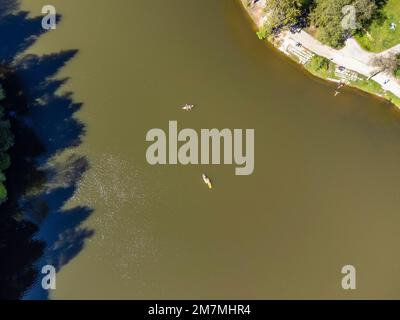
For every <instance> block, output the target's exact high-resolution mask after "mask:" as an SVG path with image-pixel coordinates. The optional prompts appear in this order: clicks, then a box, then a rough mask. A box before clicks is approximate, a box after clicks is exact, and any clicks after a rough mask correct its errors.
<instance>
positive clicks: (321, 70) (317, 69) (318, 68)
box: [304, 56, 400, 108]
mask: <svg viewBox="0 0 400 320" xmlns="http://www.w3.org/2000/svg"><path fill="white" fill-rule="evenodd" d="M304 67H305V69H306V70H307V71H308V72H310V73H311V74H313V75H314V76H316V77H319V78H321V79H324V80H330V81H340V80H341V79H340V78H339V77H337V75H336V74H335V69H336V65H335V64H334V63H332V62H331V61H329V60H328V59H325V58H323V57H320V56H314V57H313V58H312V59H311V60H310V61H309V62H308V63H307V64H306V65H304ZM347 86H349V87H353V88H357V89H360V90H362V91H365V92H367V93H370V94H373V95H377V96H379V97H382V98H385V99H387V100H389V101H390V102H392V103H393V104H394V105H395V106H396V107H398V108H400V98H398V97H396V96H395V95H394V94H393V93H391V92H389V91H385V90H383V89H382V87H381V85H380V84H379V83H377V82H375V81H373V80H368V78H367V77H365V76H363V75H360V74H358V80H356V81H349V82H347Z"/></svg>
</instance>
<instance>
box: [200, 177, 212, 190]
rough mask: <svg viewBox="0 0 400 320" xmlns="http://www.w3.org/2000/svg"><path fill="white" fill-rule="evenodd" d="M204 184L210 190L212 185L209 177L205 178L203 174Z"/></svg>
mask: <svg viewBox="0 0 400 320" xmlns="http://www.w3.org/2000/svg"><path fill="white" fill-rule="evenodd" d="M202 177H203V180H204V183H205V184H206V185H207V186H208V188H209V189H212V183H211V180H210V178H209V177H207V176H206V175H205V174H204V173H203V174H202Z"/></svg>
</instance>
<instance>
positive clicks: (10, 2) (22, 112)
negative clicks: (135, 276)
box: [0, 0, 94, 299]
mask: <svg viewBox="0 0 400 320" xmlns="http://www.w3.org/2000/svg"><path fill="white" fill-rule="evenodd" d="M42 33H43V30H42V29H41V17H39V18H31V17H29V16H28V13H27V12H21V11H19V7H18V2H17V1H14V0H0V37H1V39H2V46H0V61H2V70H1V71H2V72H1V74H2V78H1V79H0V82H1V84H2V86H3V87H4V89H5V91H6V93H7V97H6V100H5V101H3V102H2V105H3V107H4V108H5V110H6V113H7V115H8V116H9V118H10V122H11V126H12V131H13V133H14V136H15V145H14V147H13V148H12V150H11V151H10V155H11V158H12V164H11V167H10V168H9V169H8V170H7V171H6V176H7V182H6V187H7V190H8V200H7V202H6V203H4V204H3V205H2V206H0V261H1V262H0V299H20V298H25V299H47V298H48V297H49V292H48V291H45V290H43V289H42V287H41V277H42V276H43V275H42V274H41V273H40V270H41V268H42V266H44V265H47V264H50V265H53V266H54V267H55V268H56V270H57V271H58V270H60V269H61V268H62V267H63V266H64V265H65V264H67V263H68V262H69V261H70V260H71V259H73V258H74V257H75V256H76V255H77V254H78V253H79V252H80V251H81V250H82V249H83V247H84V245H85V241H86V240H87V239H88V238H89V237H91V236H92V235H93V233H94V232H93V230H89V229H87V228H85V227H83V226H82V223H83V222H84V221H85V220H86V219H87V218H88V217H89V215H90V214H91V213H92V209H90V208H88V207H83V206H77V207H72V208H69V207H68V206H67V203H68V201H69V200H70V199H71V198H72V197H73V195H74V193H75V191H76V188H77V184H78V183H79V180H80V178H81V177H82V175H83V174H84V173H85V172H86V171H87V170H88V168H89V164H88V161H87V159H85V158H84V157H83V156H80V155H77V154H74V153H73V152H68V154H70V153H71V155H69V156H63V157H57V161H55V160H54V159H55V158H56V156H59V155H60V154H62V153H63V151H66V150H70V149H73V148H74V147H76V146H78V145H79V144H80V143H81V141H82V137H83V136H84V134H85V127H84V125H83V124H82V123H80V122H79V121H78V120H77V119H76V118H75V117H74V114H75V112H76V111H78V110H79V109H80V108H81V106H82V104H81V103H76V102H74V101H73V97H72V93H64V94H58V93H57V90H58V89H60V87H61V86H62V85H63V84H65V83H66V82H67V81H68V79H61V80H60V79H56V78H55V77H56V76H57V73H58V71H59V70H60V69H61V68H62V67H64V66H65V65H66V64H67V63H68V62H69V61H70V60H71V59H72V58H73V57H74V56H75V55H76V54H77V50H69V51H62V52H59V53H53V54H50V55H45V56H36V55H23V52H24V51H25V50H26V49H27V48H28V47H29V46H31V45H32V44H33V43H34V42H35V40H36V39H37V38H38V37H39V36H40V35H41V34H42ZM59 159H63V160H59Z"/></svg>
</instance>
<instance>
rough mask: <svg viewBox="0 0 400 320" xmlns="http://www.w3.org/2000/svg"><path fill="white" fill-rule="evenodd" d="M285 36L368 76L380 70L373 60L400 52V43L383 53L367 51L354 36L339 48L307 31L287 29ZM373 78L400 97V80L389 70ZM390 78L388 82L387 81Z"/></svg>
mask: <svg viewBox="0 0 400 320" xmlns="http://www.w3.org/2000/svg"><path fill="white" fill-rule="evenodd" d="M283 36H284V37H289V38H291V39H293V40H295V41H297V42H300V43H301V44H302V46H304V47H305V48H307V49H308V50H310V51H312V52H314V53H316V54H318V55H320V56H322V57H325V58H327V59H329V60H331V61H332V62H334V63H336V64H338V65H340V66H343V67H345V68H346V69H349V70H353V71H356V72H358V73H360V74H362V75H364V76H366V77H370V76H372V75H373V74H374V73H376V72H377V71H379V69H377V68H376V67H374V66H372V64H371V61H372V60H373V59H374V58H376V57H379V56H385V55H388V54H393V53H400V45H397V46H395V47H393V48H391V49H389V50H386V51H384V52H382V53H372V52H367V51H365V50H364V49H362V48H361V47H360V45H359V44H358V43H357V41H356V40H355V39H353V38H351V39H348V40H347V41H346V45H345V47H344V48H342V49H340V50H337V49H334V48H331V47H329V46H326V45H323V44H322V43H321V42H319V41H318V40H317V39H315V38H314V37H313V36H311V35H310V34H308V33H306V32H305V31H301V32H299V33H295V34H292V33H290V32H289V31H286V32H285V33H284V34H283ZM373 79H374V80H375V81H376V82H378V83H379V84H380V85H381V86H382V88H383V89H384V90H387V91H390V92H392V93H393V94H395V95H396V96H398V97H400V82H399V80H398V79H397V78H396V77H395V76H394V75H392V74H390V73H388V72H382V73H379V74H378V75H376V76H374V77H373ZM388 80H390V81H389V82H388V83H386V82H387V81H388Z"/></svg>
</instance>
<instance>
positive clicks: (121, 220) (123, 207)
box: [73, 154, 157, 279]
mask: <svg viewBox="0 0 400 320" xmlns="http://www.w3.org/2000/svg"><path fill="white" fill-rule="evenodd" d="M90 159H91V163H90V170H89V171H88V172H87V173H86V176H85V178H84V179H83V180H82V182H81V183H80V185H79V187H78V188H77V191H76V193H75V195H74V197H73V201H74V202H75V203H79V204H81V205H86V206H89V207H91V208H93V209H94V213H93V215H92V217H91V219H90V222H89V223H90V227H92V228H94V230H95V232H96V234H95V236H94V237H93V238H92V239H90V242H91V245H94V246H96V248H95V250H90V251H89V252H88V254H90V256H91V258H95V259H98V260H100V261H106V260H110V259H112V261H113V265H114V266H115V268H116V269H117V271H118V272H119V274H120V275H121V277H123V278H125V279H130V278H131V277H132V276H133V273H135V272H136V271H135V270H138V269H139V268H138V267H139V266H140V265H142V264H143V263H144V261H147V262H149V261H150V262H151V261H152V262H155V260H156V253H157V250H156V248H155V246H154V241H153V236H152V231H151V219H152V217H151V210H146V208H147V206H148V205H149V204H150V200H151V201H154V199H155V197H157V193H156V192H155V191H154V190H151V189H150V188H149V187H148V185H149V183H147V181H146V180H145V177H144V174H143V173H142V172H141V170H140V169H138V168H135V166H134V164H133V161H127V160H125V159H122V158H121V157H119V156H116V155H113V154H103V155H101V156H94V157H92V156H91V157H90Z"/></svg>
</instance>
